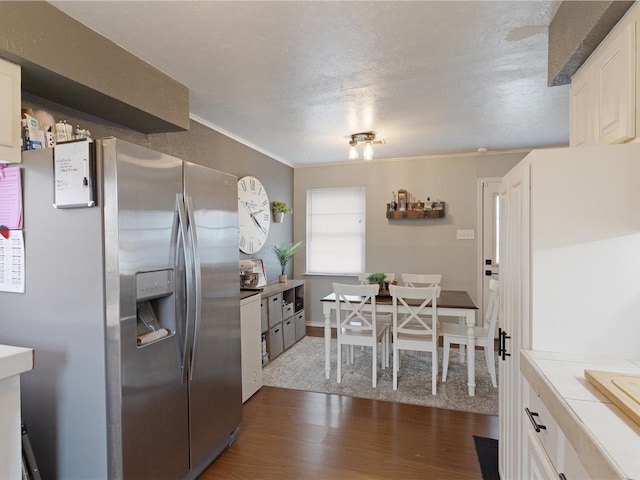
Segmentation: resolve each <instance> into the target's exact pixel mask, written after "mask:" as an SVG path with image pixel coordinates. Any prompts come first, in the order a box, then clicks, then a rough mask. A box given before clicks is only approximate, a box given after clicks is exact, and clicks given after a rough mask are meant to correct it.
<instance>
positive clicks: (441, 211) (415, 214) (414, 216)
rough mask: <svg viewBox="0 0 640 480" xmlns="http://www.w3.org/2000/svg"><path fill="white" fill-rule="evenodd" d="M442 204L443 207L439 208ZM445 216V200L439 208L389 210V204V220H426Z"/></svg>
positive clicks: (439, 204)
mask: <svg viewBox="0 0 640 480" xmlns="http://www.w3.org/2000/svg"><path fill="white" fill-rule="evenodd" d="M440 206H441V207H442V208H439V207H440ZM444 216H445V205H444V202H439V203H438V209H431V210H406V211H404V212H399V211H395V210H389V204H387V218H388V219H389V220H424V219H429V218H444Z"/></svg>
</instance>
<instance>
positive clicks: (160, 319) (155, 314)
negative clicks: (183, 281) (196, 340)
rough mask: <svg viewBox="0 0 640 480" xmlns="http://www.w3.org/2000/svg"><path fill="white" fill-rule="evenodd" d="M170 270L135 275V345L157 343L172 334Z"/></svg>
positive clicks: (173, 322) (173, 312) (172, 309)
mask: <svg viewBox="0 0 640 480" xmlns="http://www.w3.org/2000/svg"><path fill="white" fill-rule="evenodd" d="M173 293H174V280H173V269H167V270H155V271H152V272H140V273H138V274H136V310H137V344H138V346H139V347H142V346H144V345H148V344H150V343H153V342H155V341H158V340H160V339H162V338H164V337H167V336H169V335H172V334H173V333H174V332H175V328H176V325H175V303H174V297H173Z"/></svg>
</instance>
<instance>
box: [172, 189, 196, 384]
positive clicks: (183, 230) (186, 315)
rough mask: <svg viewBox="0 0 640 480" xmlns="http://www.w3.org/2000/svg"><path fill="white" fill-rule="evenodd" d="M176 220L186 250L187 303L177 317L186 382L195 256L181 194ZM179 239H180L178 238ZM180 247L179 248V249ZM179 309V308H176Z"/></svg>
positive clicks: (182, 381) (177, 199) (178, 195)
mask: <svg viewBox="0 0 640 480" xmlns="http://www.w3.org/2000/svg"><path fill="white" fill-rule="evenodd" d="M176 213H177V215H176V221H177V229H176V237H177V238H176V244H177V243H178V241H180V243H181V245H182V251H183V252H184V265H185V277H186V278H185V286H186V295H185V296H186V305H185V308H184V309H181V310H182V311H180V312H177V315H179V317H180V318H177V319H176V321H177V322H181V323H182V330H183V332H184V339H183V340H184V345H183V350H182V358H181V362H180V363H181V364H180V368H181V370H182V375H181V383H182V384H185V383H187V381H188V378H189V366H190V365H189V362H188V360H187V358H189V356H190V351H191V348H192V339H193V334H192V332H191V330H192V329H191V326H192V324H193V322H192V321H191V317H192V315H190V313H191V311H192V310H193V289H194V286H193V263H192V260H193V257H192V252H191V251H190V244H189V242H187V229H188V219H187V213H186V211H185V205H184V197H183V196H182V195H181V194H177V195H176ZM178 239H179V240H178ZM179 250H180V249H179V248H178V249H177V251H179ZM178 260H179V259H178V258H177V255H176V264H177V263H178ZM176 310H177V309H176Z"/></svg>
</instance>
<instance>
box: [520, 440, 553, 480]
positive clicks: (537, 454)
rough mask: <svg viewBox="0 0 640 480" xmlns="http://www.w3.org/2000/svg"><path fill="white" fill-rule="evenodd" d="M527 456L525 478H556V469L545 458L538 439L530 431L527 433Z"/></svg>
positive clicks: (538, 479) (545, 479) (546, 479)
mask: <svg viewBox="0 0 640 480" xmlns="http://www.w3.org/2000/svg"><path fill="white" fill-rule="evenodd" d="M527 454H528V455H527V459H526V462H527V478H528V479H529V480H549V479H551V478H558V474H557V472H556V469H555V468H554V467H553V464H552V463H551V460H550V459H549V457H548V456H547V454H546V452H545V450H544V447H543V446H542V443H541V442H540V439H539V438H538V437H536V434H535V432H534V431H532V430H529V431H528V432H527Z"/></svg>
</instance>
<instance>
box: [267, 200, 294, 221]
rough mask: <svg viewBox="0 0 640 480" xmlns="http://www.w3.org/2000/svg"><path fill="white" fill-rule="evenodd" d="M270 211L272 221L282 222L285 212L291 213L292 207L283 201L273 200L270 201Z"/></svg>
mask: <svg viewBox="0 0 640 480" xmlns="http://www.w3.org/2000/svg"><path fill="white" fill-rule="evenodd" d="M271 211H272V212H273V221H274V222H276V223H282V221H283V220H284V214H285V213H292V212H293V209H292V208H291V207H290V206H289V205H287V204H286V203H284V202H280V201H278V200H275V201H273V202H272V203H271Z"/></svg>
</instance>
